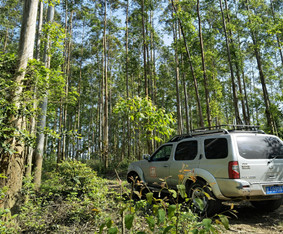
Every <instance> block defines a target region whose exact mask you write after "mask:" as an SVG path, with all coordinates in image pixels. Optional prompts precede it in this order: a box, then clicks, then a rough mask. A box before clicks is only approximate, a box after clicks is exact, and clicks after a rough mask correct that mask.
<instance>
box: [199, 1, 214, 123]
mask: <svg viewBox="0 0 283 234" xmlns="http://www.w3.org/2000/svg"><path fill="white" fill-rule="evenodd" d="M197 15H198V26H199V41H200V51H201V61H202V72H203V82H204V91H205V101H206V118H207V122H208V126H209V127H211V114H210V106H209V105H210V97H209V89H208V79H207V76H206V68H205V56H204V47H203V38H202V28H201V17H200V4H199V0H197Z"/></svg>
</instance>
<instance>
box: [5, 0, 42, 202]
mask: <svg viewBox="0 0 283 234" xmlns="http://www.w3.org/2000/svg"><path fill="white" fill-rule="evenodd" d="M37 8H38V0H25V2H24V8H23V19H22V26H21V34H20V42H19V62H18V66H17V69H16V76H15V78H14V81H15V82H16V84H17V85H18V87H17V88H16V89H15V90H13V91H12V92H11V93H10V100H11V102H12V103H13V104H14V106H15V109H16V113H19V110H20V107H21V100H20V97H21V95H22V92H23V86H22V82H23V79H24V77H25V73H26V72H25V69H26V68H27V64H28V61H29V59H32V58H33V49H34V40H35V31H36V17H37ZM8 118H9V119H8V123H7V124H8V125H9V126H11V127H12V128H14V129H15V132H14V134H15V135H16V137H13V139H11V142H10V144H11V147H12V149H14V150H15V152H14V153H12V154H9V153H5V154H2V155H1V158H0V174H2V175H4V176H6V178H1V179H0V187H1V188H3V187H4V186H6V187H7V188H8V192H7V194H6V196H5V199H4V201H2V202H1V203H0V208H12V207H13V206H14V205H15V203H16V200H17V195H18V193H19V191H20V190H21V188H22V179H23V173H24V169H25V165H24V162H25V155H24V143H23V142H21V140H19V139H20V135H19V131H21V126H22V116H20V114H17V115H15V114H13V113H10V114H9V117H8Z"/></svg>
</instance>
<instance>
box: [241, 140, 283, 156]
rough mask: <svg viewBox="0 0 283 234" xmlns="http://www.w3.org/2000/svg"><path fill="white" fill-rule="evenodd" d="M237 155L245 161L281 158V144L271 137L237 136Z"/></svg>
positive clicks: (282, 149)
mask: <svg viewBox="0 0 283 234" xmlns="http://www.w3.org/2000/svg"><path fill="white" fill-rule="evenodd" d="M237 143H238V150H239V154H240V155H241V156H242V157H244V158H246V159H271V158H283V144H282V142H280V141H279V140H278V139H277V138H275V137H271V136H238V137H237Z"/></svg>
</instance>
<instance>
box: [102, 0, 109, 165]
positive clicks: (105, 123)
mask: <svg viewBox="0 0 283 234" xmlns="http://www.w3.org/2000/svg"><path fill="white" fill-rule="evenodd" d="M104 5H105V11H104V29H103V54H104V61H103V64H104V66H103V74H104V95H105V96H104V114H103V158H104V167H105V168H108V150H109V149H108V145H109V139H108V138H109V137H108V132H109V126H108V71H107V68H108V63H107V62H108V61H107V60H108V58H107V38H106V26H107V0H105V1H104Z"/></svg>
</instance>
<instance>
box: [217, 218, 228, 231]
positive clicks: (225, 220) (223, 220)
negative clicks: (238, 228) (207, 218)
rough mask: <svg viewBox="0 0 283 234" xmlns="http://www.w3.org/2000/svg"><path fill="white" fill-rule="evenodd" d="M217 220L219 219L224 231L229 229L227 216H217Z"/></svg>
mask: <svg viewBox="0 0 283 234" xmlns="http://www.w3.org/2000/svg"><path fill="white" fill-rule="evenodd" d="M219 218H220V220H221V222H222V224H223V226H224V227H225V229H226V230H228V229H229V220H228V218H227V216H225V215H219Z"/></svg>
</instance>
